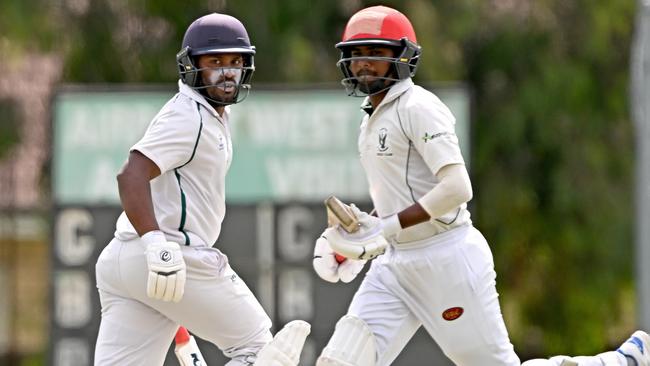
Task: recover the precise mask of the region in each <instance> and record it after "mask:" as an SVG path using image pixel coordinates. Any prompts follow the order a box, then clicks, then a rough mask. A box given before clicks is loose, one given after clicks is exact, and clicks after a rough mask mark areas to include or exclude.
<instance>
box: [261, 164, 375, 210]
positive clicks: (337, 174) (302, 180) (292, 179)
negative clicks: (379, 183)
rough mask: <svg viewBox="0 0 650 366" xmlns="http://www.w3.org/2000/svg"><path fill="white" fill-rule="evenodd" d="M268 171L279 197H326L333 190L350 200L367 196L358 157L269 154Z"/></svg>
mask: <svg viewBox="0 0 650 366" xmlns="http://www.w3.org/2000/svg"><path fill="white" fill-rule="evenodd" d="M265 164H266V170H267V174H268V177H269V183H270V186H271V189H272V192H271V196H273V197H277V198H279V199H313V198H314V197H322V198H323V199H324V198H325V197H327V196H329V195H331V194H333V193H336V194H337V196H339V197H342V198H348V199H355V200H359V199H366V198H367V197H368V183H367V181H366V178H365V177H364V175H363V171H362V167H361V164H360V163H359V161H358V160H355V159H350V158H349V157H323V156H317V157H309V156H292V157H287V158H280V157H268V158H267V159H266V162H265Z"/></svg>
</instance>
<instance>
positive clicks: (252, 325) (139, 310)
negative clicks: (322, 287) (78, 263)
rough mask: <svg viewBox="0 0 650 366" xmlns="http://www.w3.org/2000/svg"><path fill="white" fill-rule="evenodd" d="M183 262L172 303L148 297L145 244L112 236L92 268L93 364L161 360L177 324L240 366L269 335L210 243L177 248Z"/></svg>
mask: <svg viewBox="0 0 650 366" xmlns="http://www.w3.org/2000/svg"><path fill="white" fill-rule="evenodd" d="M181 248H182V251H183V258H184V260H185V264H186V266H187V282H186V284H185V294H184V296H183V299H182V300H181V301H180V302H178V303H174V302H163V301H160V300H154V299H150V298H149V297H147V292H146V286H147V274H148V270H147V263H146V260H145V255H144V251H145V244H144V243H143V242H142V241H141V240H140V239H135V240H131V241H127V242H122V241H119V240H117V239H113V240H112V241H111V242H110V243H109V244H108V246H106V248H104V250H103V252H102V253H101V255H100V256H99V259H98V261H97V265H96V274H97V288H98V289H99V296H100V301H101V307H102V319H101V324H100V327H99V335H98V337H97V344H96V347H95V365H98V366H100V365H101V366H105V365H120V366H127V365H128V366H130V365H133V366H143V365H147V366H156V365H162V364H163V362H164V359H165V355H166V353H167V350H168V348H169V346H170V344H171V342H172V340H173V338H174V335H175V334H176V330H177V328H178V326H179V325H183V326H185V327H186V328H187V329H189V330H190V331H191V332H192V333H194V334H196V335H197V336H199V337H201V338H203V339H205V340H207V341H210V342H212V343H214V344H215V345H216V346H217V347H219V349H221V350H222V351H223V353H224V355H225V356H226V357H229V358H231V359H232V361H230V362H229V363H228V365H229V366H230V365H246V364H248V363H247V362H246V361H245V360H246V359H247V358H248V357H250V356H254V355H255V354H257V352H258V351H259V349H261V348H262V347H263V346H264V345H265V344H266V343H268V342H269V341H271V339H272V338H273V337H272V335H271V332H270V330H269V329H270V327H271V320H270V319H269V317H268V316H267V315H266V313H265V312H264V309H263V308H262V306H261V305H260V304H259V302H258V301H257V299H256V298H255V296H254V295H253V293H252V292H251V291H250V290H249V288H248V287H247V286H246V284H245V283H244V282H243V281H242V280H241V279H240V278H239V277H238V276H237V274H236V273H235V272H234V271H233V270H232V268H230V266H229V265H228V259H227V257H226V256H225V255H224V254H222V253H221V252H220V251H219V250H217V249H215V248H207V247H189V246H181Z"/></svg>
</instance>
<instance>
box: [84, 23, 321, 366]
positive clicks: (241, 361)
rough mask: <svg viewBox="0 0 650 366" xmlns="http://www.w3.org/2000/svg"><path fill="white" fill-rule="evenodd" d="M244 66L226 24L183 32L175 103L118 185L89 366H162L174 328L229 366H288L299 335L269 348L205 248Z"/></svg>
mask: <svg viewBox="0 0 650 366" xmlns="http://www.w3.org/2000/svg"><path fill="white" fill-rule="evenodd" d="M254 55H255V47H253V46H252V45H251V42H250V39H249V37H248V33H247V32H246V29H245V28H244V26H243V25H242V23H241V22H240V21H239V20H237V19H236V18H234V17H232V16H229V15H225V14H217V13H213V14H209V15H206V16H203V17H201V18H199V19H197V20H196V21H194V22H193V23H192V24H191V25H190V26H189V27H188V29H187V31H186V33H185V37H184V38H183V43H182V47H181V50H180V52H179V53H178V54H177V57H176V60H177V62H178V71H179V77H180V80H179V82H178V88H179V91H178V93H177V94H176V95H174V96H173V97H172V98H171V99H170V100H169V101H168V102H167V103H166V104H165V106H164V107H162V109H161V110H160V112H159V113H158V114H157V115H156V116H155V117H154V118H153V120H152V121H151V123H150V124H149V127H148V128H147V130H146V132H145V134H144V136H143V137H142V138H141V139H140V141H138V142H137V143H136V144H135V145H133V147H132V148H131V149H130V152H129V156H128V160H127V162H126V163H125V165H124V167H123V168H122V170H121V172H120V173H119V174H118V176H117V181H118V187H119V193H120V199H121V202H122V206H123V208H124V212H123V213H122V214H121V215H120V217H119V218H118V220H117V224H116V230H115V237H114V239H113V240H112V241H111V242H110V243H109V244H108V245H107V246H106V248H105V249H104V250H103V252H102V253H101V255H100V257H99V259H98V261H97V265H96V274H97V288H98V289H99V295H100V301H101V307H102V319H101V324H100V329H99V335H98V338H97V344H96V348H95V365H120V366H124V365H134V366H136V365H137V366H142V365H147V366H149V365H152V366H155V365H162V364H163V361H164V359H165V355H166V353H167V350H168V348H169V345H170V343H171V341H172V339H173V338H174V334H175V333H176V330H177V328H178V326H179V325H183V326H185V327H186V328H187V329H189V330H190V331H191V332H192V333H194V334H196V335H197V336H199V337H200V338H203V339H204V340H207V341H210V342H212V343H214V344H215V345H216V346H217V347H219V349H221V350H222V351H223V353H224V355H225V356H226V357H228V358H229V359H230V361H229V362H228V363H227V365H228V366H245V365H253V364H255V365H282V366H295V365H297V363H298V359H299V355H300V351H301V350H302V346H303V344H304V340H305V338H306V336H307V334H308V333H309V328H310V326H309V324H307V323H305V322H302V321H294V322H291V323H289V324H287V326H285V327H284V328H283V329H282V330H281V331H280V332H279V333H278V334H277V335H276V337H275V338H273V337H272V335H271V332H270V331H269V329H270V327H271V320H270V319H269V317H268V316H267V314H266V313H265V311H264V309H263V308H262V306H261V305H260V304H259V302H258V301H257V299H256V298H255V296H254V295H253V293H252V292H251V291H250V290H249V288H248V287H247V286H246V284H245V283H244V282H243V281H242V280H241V279H240V278H239V277H238V276H237V273H236V272H235V271H234V270H233V269H232V268H231V267H230V265H229V264H228V258H227V257H226V255H225V254H223V253H222V252H221V251H220V250H219V249H217V248H215V247H213V245H214V244H215V242H216V243H217V244H218V238H219V233H220V231H221V223H222V221H223V218H224V215H225V209H226V205H225V177H226V173H227V171H228V168H229V166H230V163H231V161H232V151H233V150H232V144H231V138H230V126H229V116H230V113H231V112H230V105H232V104H235V103H238V102H240V101H242V100H243V99H244V98H245V96H246V95H247V94H248V91H249V89H250V81H251V77H252V74H253V71H254V70H255V65H254Z"/></svg>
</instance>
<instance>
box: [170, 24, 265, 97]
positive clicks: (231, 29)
mask: <svg viewBox="0 0 650 366" xmlns="http://www.w3.org/2000/svg"><path fill="white" fill-rule="evenodd" d="M215 53H240V54H241V55H242V56H243V59H244V63H243V67H242V77H241V80H240V82H239V85H238V89H237V93H238V94H239V92H240V91H241V89H242V88H243V89H247V90H248V89H250V80H251V78H252V76H253V72H254V71H255V61H254V55H255V46H252V45H251V42H250V38H249V37H248V33H247V32H246V28H244V25H243V24H242V23H241V22H240V21H239V20H238V19H237V18H235V17H232V16H230V15H226V14H219V13H212V14H208V15H205V16H202V17H200V18H198V19H196V20H195V21H194V22H193V23H192V24H190V26H189V27H188V28H187V31H186V32H185V36H184V37H183V44H182V46H181V50H180V52H178V54H177V55H176V61H177V64H178V74H179V76H180V79H181V80H182V81H183V82H184V83H185V84H187V85H188V86H190V87H191V88H194V89H201V88H205V86H204V85H202V82H201V78H200V77H199V71H201V70H200V69H198V68H197V67H196V58H197V57H198V56H200V55H205V54H215ZM237 101H240V100H238V98H237V97H235V103H236V102H237Z"/></svg>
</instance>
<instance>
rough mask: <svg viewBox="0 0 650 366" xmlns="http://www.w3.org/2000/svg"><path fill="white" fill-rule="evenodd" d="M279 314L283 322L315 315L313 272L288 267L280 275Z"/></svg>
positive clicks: (309, 317)
mask: <svg viewBox="0 0 650 366" xmlns="http://www.w3.org/2000/svg"><path fill="white" fill-rule="evenodd" d="M278 277H279V278H278V288H279V289H280V293H279V299H278V315H279V317H280V321H281V322H282V323H286V322H288V321H290V320H293V319H311V318H312V317H313V316H314V299H313V297H312V285H313V284H312V277H313V276H312V274H311V273H310V271H309V270H307V269H305V268H294V269H287V270H284V271H282V272H281V273H280V275H279V276H278Z"/></svg>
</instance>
